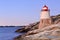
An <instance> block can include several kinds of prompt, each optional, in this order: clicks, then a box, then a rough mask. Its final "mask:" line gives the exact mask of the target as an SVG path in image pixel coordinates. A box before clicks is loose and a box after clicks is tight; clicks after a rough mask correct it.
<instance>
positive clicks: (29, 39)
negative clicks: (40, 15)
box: [14, 14, 60, 40]
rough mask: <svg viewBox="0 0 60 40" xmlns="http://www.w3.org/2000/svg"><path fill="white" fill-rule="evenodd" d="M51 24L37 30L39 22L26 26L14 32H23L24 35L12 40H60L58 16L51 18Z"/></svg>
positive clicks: (59, 17)
mask: <svg viewBox="0 0 60 40" xmlns="http://www.w3.org/2000/svg"><path fill="white" fill-rule="evenodd" d="M51 18H52V21H53V24H51V25H49V26H46V27H44V28H43V29H38V26H39V22H36V23H33V24H30V25H27V26H25V27H23V28H22V29H18V30H16V31H15V32H19V33H21V32H25V34H24V35H20V36H18V37H15V38H14V40H60V14H59V15H56V16H51Z"/></svg>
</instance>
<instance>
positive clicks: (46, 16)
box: [39, 5, 52, 29]
mask: <svg viewBox="0 0 60 40" xmlns="http://www.w3.org/2000/svg"><path fill="white" fill-rule="evenodd" d="M51 23H52V20H51V17H50V10H49V9H48V7H47V6H46V5H44V6H43V8H42V10H41V14H40V24H39V29H41V28H44V27H45V26H48V25H50V24H51Z"/></svg>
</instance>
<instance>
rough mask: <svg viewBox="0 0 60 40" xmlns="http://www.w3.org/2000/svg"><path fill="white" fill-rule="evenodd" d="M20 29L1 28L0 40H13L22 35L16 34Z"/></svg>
mask: <svg viewBox="0 0 60 40" xmlns="http://www.w3.org/2000/svg"><path fill="white" fill-rule="evenodd" d="M19 28H20V27H0V40H12V39H13V38H14V37H16V36H18V35H20V34H21V33H15V31H16V30H17V29H19Z"/></svg>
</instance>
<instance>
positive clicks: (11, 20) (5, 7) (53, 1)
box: [0, 0, 60, 26]
mask: <svg viewBox="0 0 60 40" xmlns="http://www.w3.org/2000/svg"><path fill="white" fill-rule="evenodd" d="M44 5H47V6H48V7H49V9H50V14H51V16H52V15H58V14H60V0H0V26H10V25H15V26H20V25H28V24H31V23H34V22H37V21H39V19H40V12H41V9H42V7H43V6H44Z"/></svg>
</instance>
